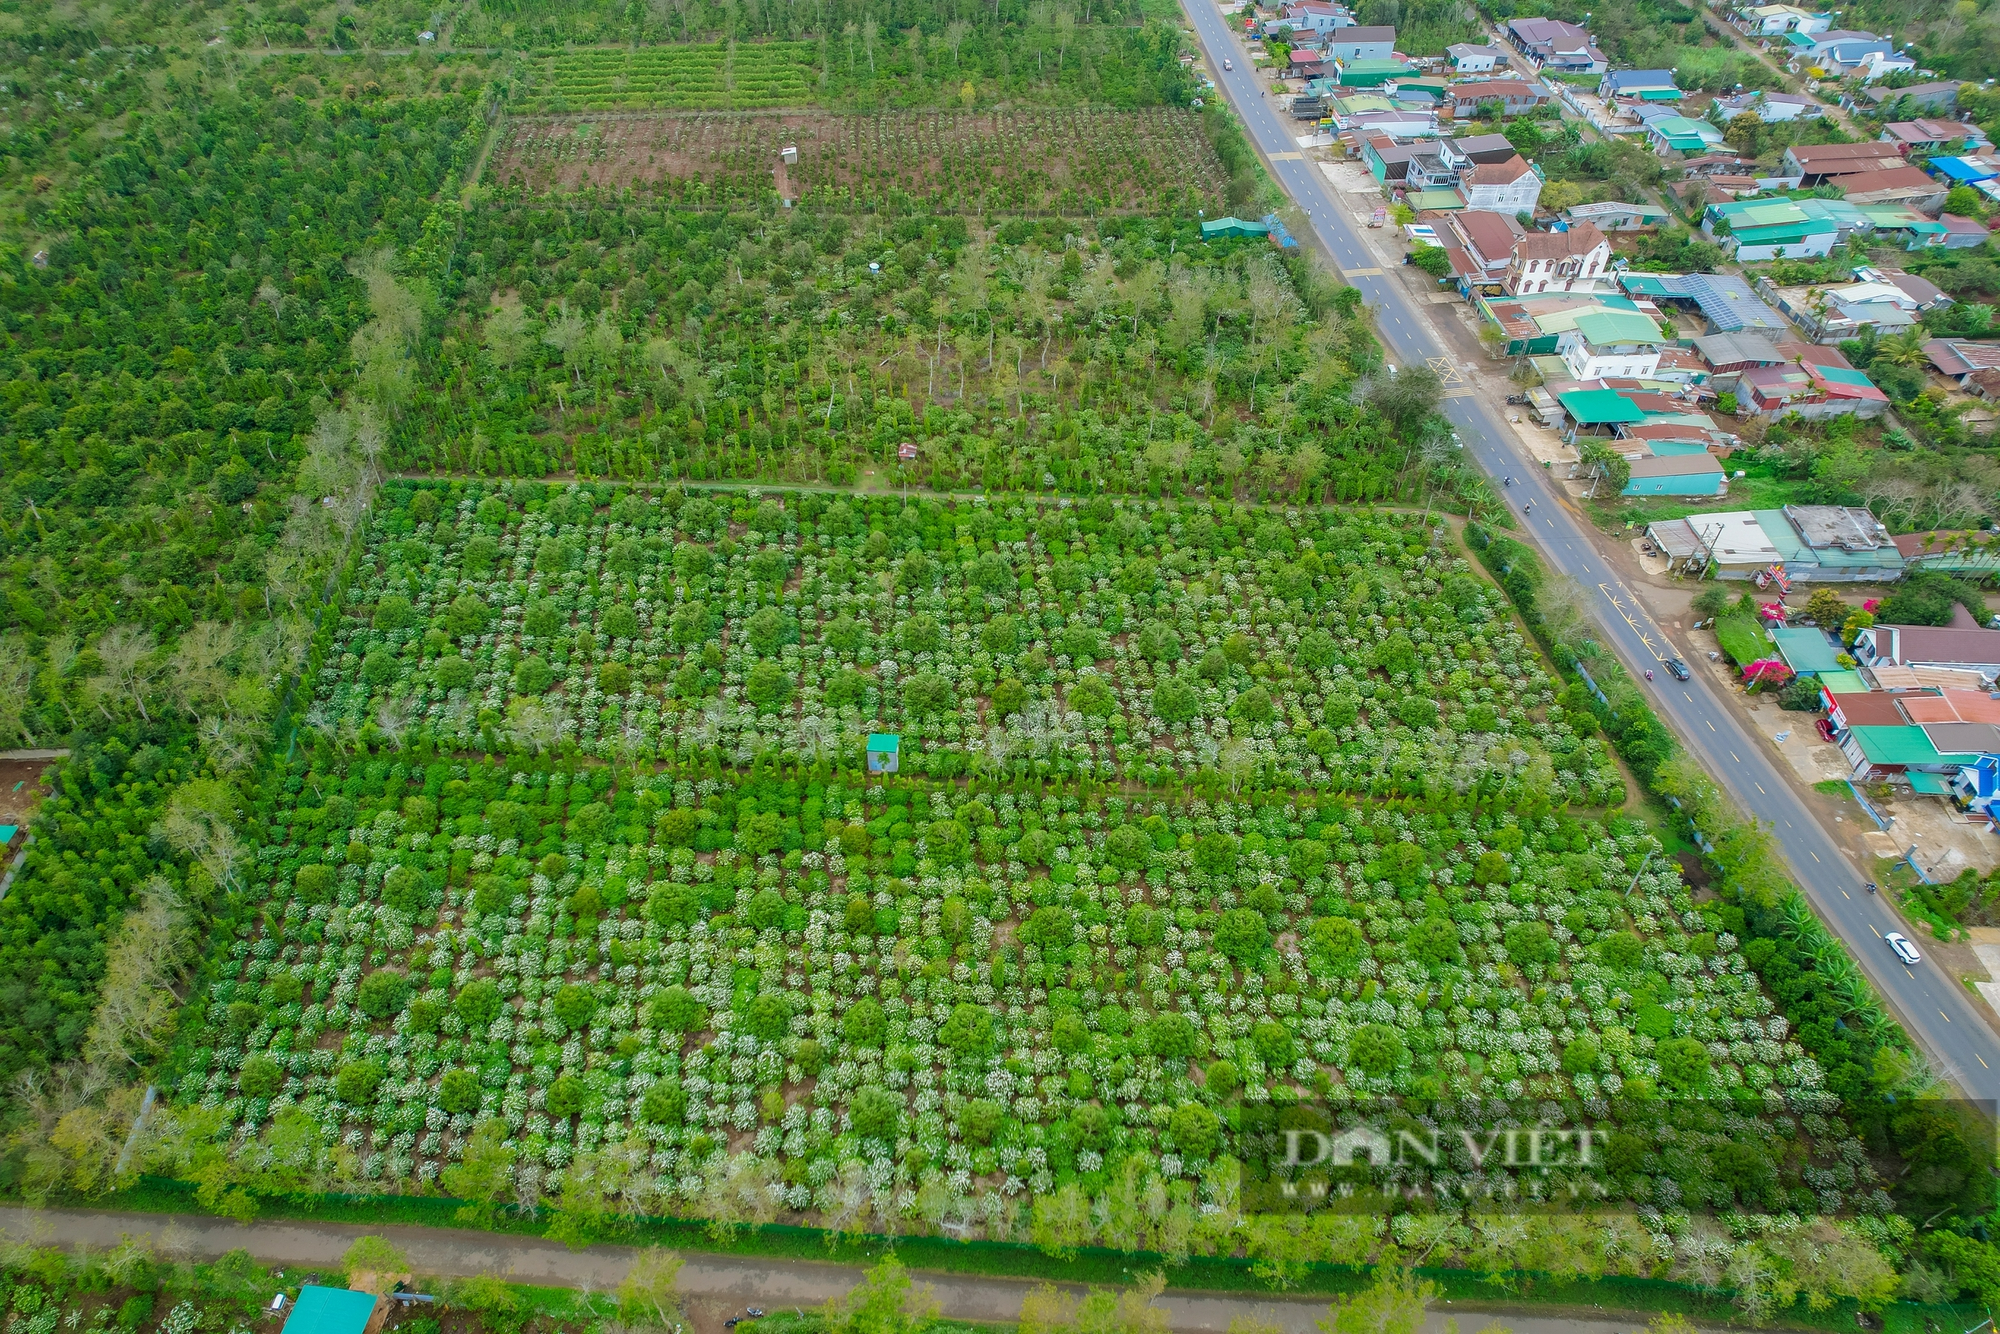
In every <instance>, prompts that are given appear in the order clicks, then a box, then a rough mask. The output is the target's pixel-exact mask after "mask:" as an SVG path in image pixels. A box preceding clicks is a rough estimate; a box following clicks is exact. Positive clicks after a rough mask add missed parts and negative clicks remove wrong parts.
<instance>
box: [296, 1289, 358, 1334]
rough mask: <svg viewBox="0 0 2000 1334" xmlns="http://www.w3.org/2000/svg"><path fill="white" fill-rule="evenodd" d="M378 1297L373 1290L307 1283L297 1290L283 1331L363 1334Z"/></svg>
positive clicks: (317, 1333)
mask: <svg viewBox="0 0 2000 1334" xmlns="http://www.w3.org/2000/svg"><path fill="white" fill-rule="evenodd" d="M380 1300H381V1298H379V1297H377V1296H376V1295H375V1294H374V1293H372V1292H355V1291H354V1290H353V1289H351V1288H322V1287H320V1286H318V1285H317V1284H313V1283H308V1284H306V1285H305V1286H304V1287H303V1288H300V1289H299V1299H298V1301H296V1302H294V1303H293V1304H292V1313H291V1315H290V1316H288V1317H286V1319H285V1329H284V1334H362V1331H363V1330H365V1329H367V1328H368V1321H369V1319H370V1318H371V1317H372V1316H373V1315H374V1314H375V1303H376V1302H378V1301H380Z"/></svg>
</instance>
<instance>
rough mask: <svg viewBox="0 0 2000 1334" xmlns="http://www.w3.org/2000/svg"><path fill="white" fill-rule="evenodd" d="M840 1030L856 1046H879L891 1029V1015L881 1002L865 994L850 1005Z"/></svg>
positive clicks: (841, 1022)
mask: <svg viewBox="0 0 2000 1334" xmlns="http://www.w3.org/2000/svg"><path fill="white" fill-rule="evenodd" d="M840 1031H841V1035H842V1036H844V1037H845V1038H846V1039H847V1040H848V1042H849V1043H851V1044H852V1045H854V1046H857V1047H879V1046H881V1045H882V1038H883V1036H884V1035H885V1034H887V1033H888V1031H889V1017H888V1015H887V1014H885V1013H884V1012H883V1010H882V1006H881V1003H880V1002H878V1001H876V1000H874V999H873V998H872V997H868V996H863V997H862V998H861V999H860V1000H857V1001H855V1002H854V1004H853V1005H851V1006H849V1007H848V1010H847V1014H846V1017H845V1018H843V1019H842V1020H841V1021H840Z"/></svg>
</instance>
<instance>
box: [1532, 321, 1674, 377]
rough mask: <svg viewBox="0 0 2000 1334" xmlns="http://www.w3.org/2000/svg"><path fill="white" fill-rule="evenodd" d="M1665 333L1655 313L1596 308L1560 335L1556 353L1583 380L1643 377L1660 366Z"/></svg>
mask: <svg viewBox="0 0 2000 1334" xmlns="http://www.w3.org/2000/svg"><path fill="white" fill-rule="evenodd" d="M1663 341H1665V336H1664V335H1663V334H1661V333H1660V326H1659V325H1658V324H1657V323H1655V322H1654V321H1653V319H1652V317H1651V316H1649V315H1644V314H1641V313H1640V312H1639V311H1636V310H1593V311H1589V312H1587V313H1585V314H1582V315H1579V316H1577V317H1576V325H1575V327H1574V328H1572V329H1569V330H1567V331H1566V332H1564V333H1562V334H1561V335H1559V336H1558V337H1557V339H1556V353H1557V355H1559V356H1560V357H1562V359H1563V364H1564V365H1565V366H1567V367H1569V371H1570V374H1571V375H1573V376H1575V377H1576V378H1577V379H1579V380H1601V379H1603V378H1605V377H1606V376H1633V377H1639V378H1643V377H1645V376H1649V375H1651V374H1652V373H1653V372H1654V371H1656V370H1658V369H1659V367H1660V344H1661V343H1662V342H1663Z"/></svg>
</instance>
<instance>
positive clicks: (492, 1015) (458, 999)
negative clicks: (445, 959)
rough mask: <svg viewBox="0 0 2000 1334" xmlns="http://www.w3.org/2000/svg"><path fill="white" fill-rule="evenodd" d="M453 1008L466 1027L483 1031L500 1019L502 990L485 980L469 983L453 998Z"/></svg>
mask: <svg viewBox="0 0 2000 1334" xmlns="http://www.w3.org/2000/svg"><path fill="white" fill-rule="evenodd" d="M452 1008H453V1009H455V1010H457V1011H458V1017H459V1018H461V1019H463V1020H464V1021H465V1023H466V1027H468V1028H471V1029H474V1030H478V1029H483V1028H485V1027H486V1026H487V1025H488V1024H490V1023H492V1022H493V1021H494V1020H495V1019H497V1018H499V1017H500V988H499V987H497V986H495V985H493V983H491V982H489V981H487V980H486V979H485V978H480V979H478V980H477V981H473V982H468V983H466V984H465V986H463V987H461V988H460V989H459V992H458V995H457V996H455V997H453V998H452Z"/></svg>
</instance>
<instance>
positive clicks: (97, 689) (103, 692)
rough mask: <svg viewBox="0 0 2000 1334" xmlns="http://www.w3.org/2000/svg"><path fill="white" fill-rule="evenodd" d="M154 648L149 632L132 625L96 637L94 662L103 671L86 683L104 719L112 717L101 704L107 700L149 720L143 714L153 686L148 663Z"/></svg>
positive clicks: (119, 627) (151, 672)
mask: <svg viewBox="0 0 2000 1334" xmlns="http://www.w3.org/2000/svg"><path fill="white" fill-rule="evenodd" d="M158 647H159V644H158V642H157V641H156V640H155V639H154V638H153V633H152V631H150V630H144V629H141V628H140V627H138V626H136V625H115V626H113V627H112V628H111V629H109V630H106V631H105V632H104V633H103V634H102V635H99V636H98V639H97V659H98V661H99V662H100V663H102V664H103V666H104V670H103V672H102V673H100V674H99V675H97V676H93V677H92V678H91V679H90V688H91V692H92V693H93V694H94V695H96V696H97V697H98V701H99V703H98V708H99V709H100V710H102V711H103V713H104V716H105V717H107V718H111V717H114V716H115V715H114V714H113V713H112V712H111V710H110V709H109V708H106V707H105V704H104V701H106V700H111V701H114V702H116V703H117V704H119V705H121V706H122V705H124V704H128V703H129V704H130V705H131V706H132V707H133V708H135V709H137V710H138V712H139V716H140V717H141V718H143V719H145V720H146V721H147V722H151V721H152V720H153V715H152V714H150V713H148V712H147V711H146V695H147V692H148V691H149V690H150V689H151V687H152V684H153V679H154V675H155V669H154V667H153V666H152V662H151V660H152V657H153V654H154V651H155V650H156V649H158Z"/></svg>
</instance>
